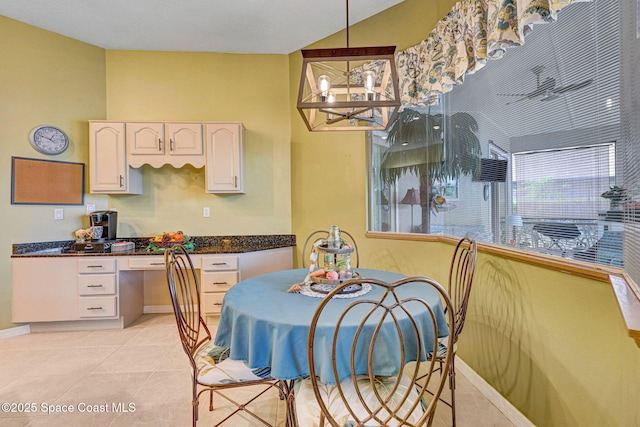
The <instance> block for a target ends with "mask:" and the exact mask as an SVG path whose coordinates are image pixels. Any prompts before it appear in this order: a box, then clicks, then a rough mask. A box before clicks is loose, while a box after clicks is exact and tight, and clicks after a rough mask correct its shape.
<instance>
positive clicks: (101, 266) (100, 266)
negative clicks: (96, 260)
mask: <svg viewBox="0 0 640 427" xmlns="http://www.w3.org/2000/svg"><path fill="white" fill-rule="evenodd" d="M87 268H104V265H100V264H98V265H87Z"/></svg>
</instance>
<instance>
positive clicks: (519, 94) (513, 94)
mask: <svg viewBox="0 0 640 427" xmlns="http://www.w3.org/2000/svg"><path fill="white" fill-rule="evenodd" d="M496 96H529V94H528V93H496Z"/></svg>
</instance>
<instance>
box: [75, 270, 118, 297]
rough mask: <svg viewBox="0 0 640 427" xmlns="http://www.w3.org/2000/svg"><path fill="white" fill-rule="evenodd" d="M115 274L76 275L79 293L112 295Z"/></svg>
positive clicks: (114, 287) (114, 285)
mask: <svg viewBox="0 0 640 427" xmlns="http://www.w3.org/2000/svg"><path fill="white" fill-rule="evenodd" d="M115 293H116V275H115V274H85V275H80V276H79V277H78V294H79V295H114V294H115Z"/></svg>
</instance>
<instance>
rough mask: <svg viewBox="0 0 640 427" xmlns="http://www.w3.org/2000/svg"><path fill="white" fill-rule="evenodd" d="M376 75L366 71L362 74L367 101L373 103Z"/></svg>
mask: <svg viewBox="0 0 640 427" xmlns="http://www.w3.org/2000/svg"><path fill="white" fill-rule="evenodd" d="M376 78H377V76H376V73H375V72H374V71H372V70H368V71H365V72H363V73H362V80H363V83H364V90H365V93H366V95H367V100H368V101H374V100H375V98H376V92H375V88H376Z"/></svg>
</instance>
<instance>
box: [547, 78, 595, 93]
mask: <svg viewBox="0 0 640 427" xmlns="http://www.w3.org/2000/svg"><path fill="white" fill-rule="evenodd" d="M592 82H593V79H589V80H585V81H583V82H580V83H572V84H570V85H566V86H563V87H559V88H557V89H555V90H554V91H553V92H554V93H565V92H569V91H572V90H578V89H582V88H584V87H587V86H589V85H590V84H591V83H592Z"/></svg>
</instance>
